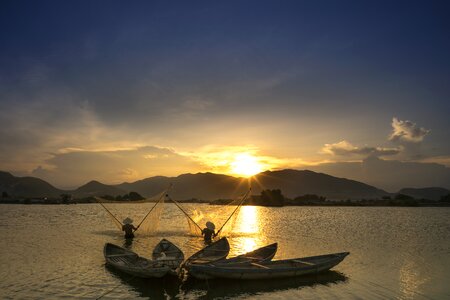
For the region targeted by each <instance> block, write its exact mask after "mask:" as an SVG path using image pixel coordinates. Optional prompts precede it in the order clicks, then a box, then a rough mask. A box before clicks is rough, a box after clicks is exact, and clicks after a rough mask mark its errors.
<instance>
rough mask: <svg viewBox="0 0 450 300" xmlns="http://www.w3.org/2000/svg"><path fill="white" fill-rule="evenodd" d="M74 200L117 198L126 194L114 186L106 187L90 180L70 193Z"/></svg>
mask: <svg viewBox="0 0 450 300" xmlns="http://www.w3.org/2000/svg"><path fill="white" fill-rule="evenodd" d="M71 193H72V194H73V195H74V196H75V197H76V198H84V197H91V196H104V195H110V196H117V195H123V194H126V192H125V191H124V190H122V189H120V188H118V187H116V186H114V185H107V184H103V183H100V182H98V181H95V180H92V181H90V182H88V183H86V184H85V185H83V186H80V187H79V188H77V189H76V190H74V191H72V192H71Z"/></svg>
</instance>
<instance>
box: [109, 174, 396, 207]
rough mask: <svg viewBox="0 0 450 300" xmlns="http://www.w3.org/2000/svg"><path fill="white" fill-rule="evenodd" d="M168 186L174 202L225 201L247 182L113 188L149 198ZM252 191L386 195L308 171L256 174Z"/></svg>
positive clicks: (192, 178) (180, 180) (176, 181)
mask: <svg viewBox="0 0 450 300" xmlns="http://www.w3.org/2000/svg"><path fill="white" fill-rule="evenodd" d="M170 183H172V184H173V186H174V187H173V189H172V190H171V191H170V195H171V196H172V197H173V198H174V199H191V198H196V199H202V200H214V199H220V198H224V199H227V198H233V197H236V196H238V195H239V194H242V193H244V192H245V191H246V190H247V188H248V179H245V178H236V177H232V176H227V175H222V174H213V173H197V174H183V175H180V176H177V177H163V176H157V177H150V178H147V179H144V180H140V181H136V182H134V183H123V184H120V185H118V186H117V187H119V188H121V189H124V190H126V191H127V192H129V191H135V192H138V193H140V194H141V195H144V196H146V197H151V196H154V195H156V194H158V193H159V192H161V190H163V189H165V188H167V187H168V186H169V184H170ZM252 188H253V190H252V194H259V193H260V192H261V190H263V189H281V191H282V192H283V194H284V195H285V196H287V197H290V198H294V197H297V196H301V195H305V194H317V195H320V196H325V197H327V198H328V199H349V198H350V199H361V198H372V199H373V198H380V197H382V196H387V195H389V193H387V192H385V191H383V190H380V189H377V188H375V187H373V186H370V185H367V184H364V183H361V182H358V181H354V180H349V179H345V178H337V177H333V176H330V175H327V174H322V173H316V172H312V171H308V170H303V171H299V170H282V171H266V172H263V173H259V174H258V175H256V176H254V177H253V179H252Z"/></svg>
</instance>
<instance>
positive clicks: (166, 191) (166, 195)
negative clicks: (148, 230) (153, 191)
mask: <svg viewBox="0 0 450 300" xmlns="http://www.w3.org/2000/svg"><path fill="white" fill-rule="evenodd" d="M171 187H172V184H171V185H170V186H169V187H168V188H167V189H166V190H165V191H164V192H163V193H161V197H159V200H158V201H157V202H156V203H155V205H153V207H152V209H150V211H149V212H148V213H147V214H146V215H145V217H144V218H143V219H142V221H141V222H140V223H139V225H138V226H137V228H136V230H135V232H136V231H137V230H138V229H139V228H140V226H141V225H142V223H144V221H145V219H147V217H148V216H149V215H150V213H151V212H152V211H153V209H154V208H155V207H156V205H158V204H159V202H161V200H162V199H163V198H164V197H169V195H168V194H167V193H168V192H169V190H170V188H171Z"/></svg>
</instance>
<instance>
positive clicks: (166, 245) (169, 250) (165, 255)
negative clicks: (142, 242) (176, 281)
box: [152, 239, 184, 275]
mask: <svg viewBox="0 0 450 300" xmlns="http://www.w3.org/2000/svg"><path fill="white" fill-rule="evenodd" d="M152 259H153V260H154V261H157V262H161V263H163V264H164V265H166V266H168V267H169V268H170V273H171V274H173V275H176V274H177V268H178V267H180V265H181V263H182V262H183V261H184V254H183V251H181V249H180V248H178V247H177V246H176V245H175V244H173V243H172V242H170V241H169V240H166V239H162V240H161V241H160V242H159V243H158V245H156V246H155V249H153V253H152Z"/></svg>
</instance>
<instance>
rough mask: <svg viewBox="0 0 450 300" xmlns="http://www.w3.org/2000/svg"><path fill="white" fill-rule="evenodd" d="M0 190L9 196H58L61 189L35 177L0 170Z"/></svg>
mask: <svg viewBox="0 0 450 300" xmlns="http://www.w3.org/2000/svg"><path fill="white" fill-rule="evenodd" d="M0 192H2V193H3V192H6V193H7V194H8V195H9V196H10V197H29V198H31V197H48V198H56V197H59V195H60V194H61V193H63V191H62V190H60V189H57V188H55V187H54V186H52V185H51V184H49V183H47V182H46V181H44V180H42V179H39V178H35V177H15V176H13V175H11V174H10V173H7V172H1V171H0Z"/></svg>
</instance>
